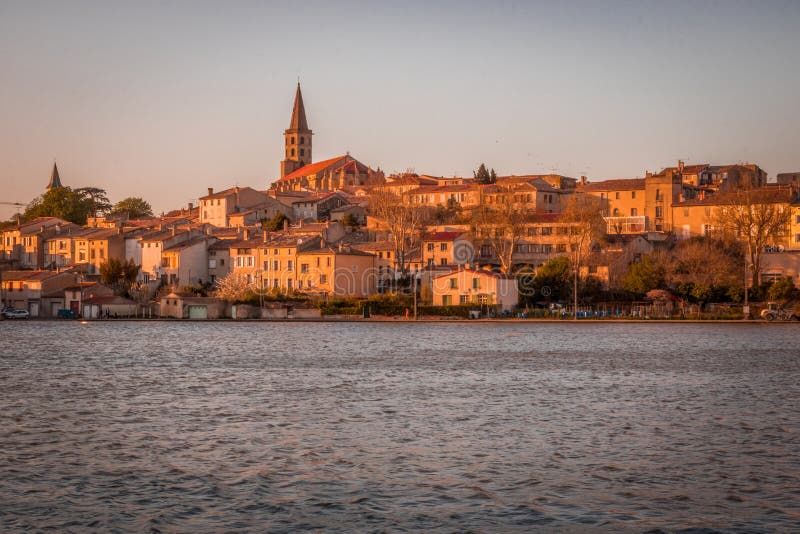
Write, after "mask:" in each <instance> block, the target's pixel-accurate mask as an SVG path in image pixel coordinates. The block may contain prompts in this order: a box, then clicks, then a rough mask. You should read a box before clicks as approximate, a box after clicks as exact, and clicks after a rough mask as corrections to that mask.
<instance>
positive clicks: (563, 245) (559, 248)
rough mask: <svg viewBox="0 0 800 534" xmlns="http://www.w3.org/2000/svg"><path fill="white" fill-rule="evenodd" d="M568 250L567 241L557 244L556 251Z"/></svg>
mask: <svg viewBox="0 0 800 534" xmlns="http://www.w3.org/2000/svg"><path fill="white" fill-rule="evenodd" d="M566 251H567V244H566V243H559V244H557V245H556V252H566Z"/></svg>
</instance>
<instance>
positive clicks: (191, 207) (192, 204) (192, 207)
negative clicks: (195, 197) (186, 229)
mask: <svg viewBox="0 0 800 534" xmlns="http://www.w3.org/2000/svg"><path fill="white" fill-rule="evenodd" d="M193 209H194V203H192V202H189V211H192V210H193Z"/></svg>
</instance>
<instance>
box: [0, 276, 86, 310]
mask: <svg viewBox="0 0 800 534" xmlns="http://www.w3.org/2000/svg"><path fill="white" fill-rule="evenodd" d="M0 280H1V281H2V282H1V283H2V285H0V300H2V303H3V305H5V306H12V307H14V308H17V309H20V310H27V311H28V313H29V314H30V316H31V317H53V316H56V315H57V314H58V309H61V307H63V300H58V301H57V302H56V304H57V305H58V308H56V309H55V314H53V311H54V310H53V307H52V306H43V303H44V304H48V302H47V299H48V296H49V295H53V294H55V293H57V292H59V291H60V290H63V289H64V288H65V287H68V286H72V285H75V283H76V282H77V275H76V274H75V273H71V272H62V273H59V272H55V271H4V272H2V273H0Z"/></svg>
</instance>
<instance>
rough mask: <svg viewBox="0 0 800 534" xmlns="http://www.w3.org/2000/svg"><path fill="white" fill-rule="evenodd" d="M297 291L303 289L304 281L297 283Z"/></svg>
mask: <svg viewBox="0 0 800 534" xmlns="http://www.w3.org/2000/svg"><path fill="white" fill-rule="evenodd" d="M297 289H303V281H302V280H298V281H297Z"/></svg>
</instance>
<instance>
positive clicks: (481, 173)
mask: <svg viewBox="0 0 800 534" xmlns="http://www.w3.org/2000/svg"><path fill="white" fill-rule="evenodd" d="M472 176H473V178H475V183H478V184H493V183H495V182H496V181H497V174H496V173H495V172H494V169H492V170H491V171H490V170H487V169H486V164H484V163H481V165H480V167H478V170H476V171H472Z"/></svg>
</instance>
